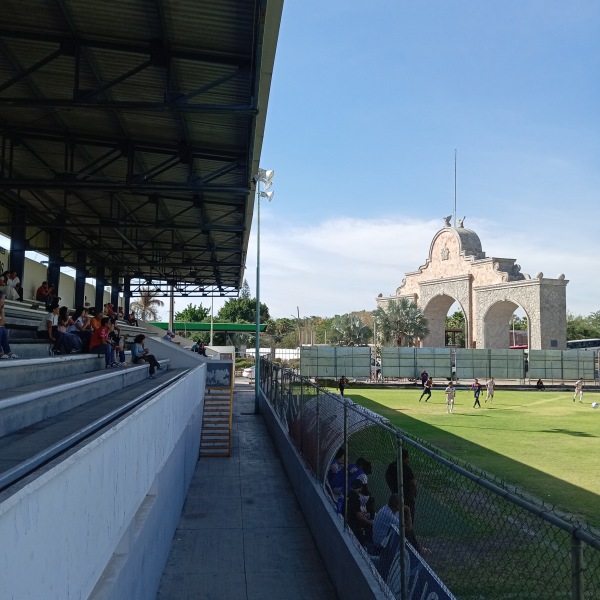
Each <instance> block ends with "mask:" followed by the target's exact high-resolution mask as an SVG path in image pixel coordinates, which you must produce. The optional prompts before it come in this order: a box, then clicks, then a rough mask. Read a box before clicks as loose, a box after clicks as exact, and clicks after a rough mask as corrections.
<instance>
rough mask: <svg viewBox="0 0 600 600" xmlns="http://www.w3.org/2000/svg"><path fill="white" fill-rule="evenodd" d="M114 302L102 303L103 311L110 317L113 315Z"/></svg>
mask: <svg viewBox="0 0 600 600" xmlns="http://www.w3.org/2000/svg"><path fill="white" fill-rule="evenodd" d="M114 306H115V305H114V304H110V303H107V304H105V305H104V309H103V311H102V312H103V313H104V314H105V315H106V316H107V317H108V318H109V319H112V318H113V317H115V316H116V315H115V311H114Z"/></svg>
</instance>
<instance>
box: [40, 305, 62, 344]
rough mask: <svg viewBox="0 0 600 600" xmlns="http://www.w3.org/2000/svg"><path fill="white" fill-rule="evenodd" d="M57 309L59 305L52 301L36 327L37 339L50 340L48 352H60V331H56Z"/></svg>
mask: <svg viewBox="0 0 600 600" xmlns="http://www.w3.org/2000/svg"><path fill="white" fill-rule="evenodd" d="M59 309H60V306H59V305H58V302H53V303H52V304H51V305H50V307H49V311H48V314H46V315H44V316H43V317H42V320H41V321H40V324H39V325H38V328H37V337H38V338H39V339H42V340H50V341H51V342H52V348H51V349H50V354H60V348H61V345H62V333H60V331H58V311H59Z"/></svg>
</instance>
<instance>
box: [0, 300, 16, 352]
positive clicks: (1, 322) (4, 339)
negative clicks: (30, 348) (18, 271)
mask: <svg viewBox="0 0 600 600" xmlns="http://www.w3.org/2000/svg"><path fill="white" fill-rule="evenodd" d="M4 302H5V298H4V292H0V350H1V352H0V358H19V357H18V356H17V355H16V354H15V353H14V352H11V350H10V344H9V343H8V331H7V329H6V315H5V314H4Z"/></svg>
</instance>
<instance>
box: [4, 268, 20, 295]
mask: <svg viewBox="0 0 600 600" xmlns="http://www.w3.org/2000/svg"><path fill="white" fill-rule="evenodd" d="M6 285H7V286H8V287H12V288H14V289H15V291H16V292H17V294H18V295H19V300H20V301H21V302H23V288H22V287H21V280H20V279H19V278H18V277H17V272H16V271H11V272H10V273H9V275H8V278H7V280H6Z"/></svg>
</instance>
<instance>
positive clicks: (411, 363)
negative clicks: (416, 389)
mask: <svg viewBox="0 0 600 600" xmlns="http://www.w3.org/2000/svg"><path fill="white" fill-rule="evenodd" d="M415 370H416V367H415V348H382V349H381V376H382V377H384V378H389V379H413V378H414V377H415ZM419 372H420V371H419Z"/></svg>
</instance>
